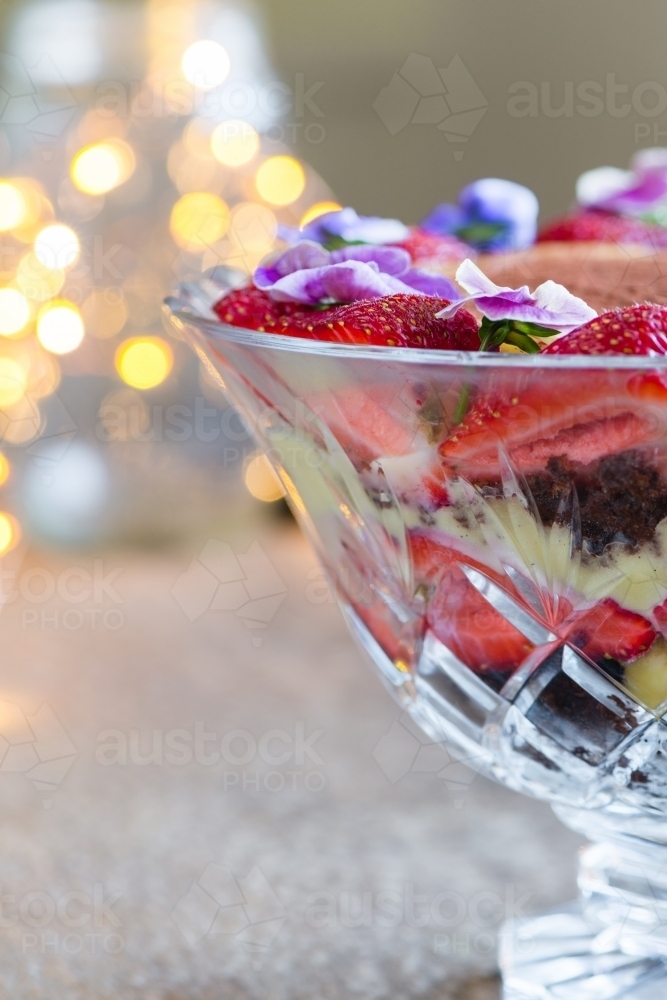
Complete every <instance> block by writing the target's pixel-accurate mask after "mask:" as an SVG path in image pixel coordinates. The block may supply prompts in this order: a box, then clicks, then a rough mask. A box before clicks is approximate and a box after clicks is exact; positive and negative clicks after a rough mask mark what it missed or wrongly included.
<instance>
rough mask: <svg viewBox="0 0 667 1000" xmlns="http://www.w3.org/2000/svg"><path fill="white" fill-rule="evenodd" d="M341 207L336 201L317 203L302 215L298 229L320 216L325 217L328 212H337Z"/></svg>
mask: <svg viewBox="0 0 667 1000" xmlns="http://www.w3.org/2000/svg"><path fill="white" fill-rule="evenodd" d="M342 207H343V206H342V205H339V204H338V202H337V201H318V202H316V203H315V204H314V205H311V206H310V208H308V209H306V211H305V212H304V213H303V215H302V216H301V222H300V223H299V228H300V229H303V228H304V226H307V225H308V223H309V222H313V221H314V220H315V219H319V217H320V216H321V215H326V214H327V213H328V212H339V211H340V210H341V208H342Z"/></svg>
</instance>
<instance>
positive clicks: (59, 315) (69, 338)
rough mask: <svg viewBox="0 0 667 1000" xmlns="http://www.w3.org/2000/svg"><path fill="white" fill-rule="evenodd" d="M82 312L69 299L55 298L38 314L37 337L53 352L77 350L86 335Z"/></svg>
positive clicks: (44, 346) (61, 352)
mask: <svg viewBox="0 0 667 1000" xmlns="http://www.w3.org/2000/svg"><path fill="white" fill-rule="evenodd" d="M84 332H85V330H84V325H83V319H82V318H81V313H80V312H79V310H78V308H77V306H76V305H75V304H74V303H73V302H69V301H68V300H67V299H53V300H52V301H51V302H48V303H47V304H46V305H45V306H42V308H41V309H40V311H39V313H38V316H37V339H38V340H39V342H40V344H41V345H42V347H43V348H44V349H45V350H47V351H51V353H52V354H69V353H70V352H71V351H75V350H76V349H77V347H78V346H79V344H80V343H81V341H82V340H83V336H84Z"/></svg>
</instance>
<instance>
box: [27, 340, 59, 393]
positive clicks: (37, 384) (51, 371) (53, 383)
mask: <svg viewBox="0 0 667 1000" xmlns="http://www.w3.org/2000/svg"><path fill="white" fill-rule="evenodd" d="M59 385H60V366H59V364H58V362H57V361H56V359H55V358H54V356H53V355H52V354H50V353H48V352H47V351H44V350H42V349H41V348H40V347H37V349H36V350H35V351H34V352H33V355H32V357H31V358H30V367H29V370H28V384H27V386H26V394H27V395H28V396H29V397H30V399H31V401H33V403H34V401H35V400H38V399H46V397H47V396H50V395H51V394H52V393H54V392H55V391H56V389H57V388H58V386H59Z"/></svg>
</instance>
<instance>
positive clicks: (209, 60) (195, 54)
mask: <svg viewBox="0 0 667 1000" xmlns="http://www.w3.org/2000/svg"><path fill="white" fill-rule="evenodd" d="M181 69H182V70H183V76H184V77H185V79H186V80H187V81H188V83H191V84H192V85H193V87H197V88H198V89H199V90H212V89H213V88H214V87H219V86H220V84H221V83H223V82H224V81H225V80H226V79H227V77H228V75H229V70H230V69H231V63H230V61H229V56H228V55H227V50H226V49H225V48H223V46H222V45H220V44H219V42H214V41H211V40H210V39H202V40H201V41H198V42H193V43H192V45H190V46H188V48H187V49H186V50H185V52H184V53H183V59H182V60H181Z"/></svg>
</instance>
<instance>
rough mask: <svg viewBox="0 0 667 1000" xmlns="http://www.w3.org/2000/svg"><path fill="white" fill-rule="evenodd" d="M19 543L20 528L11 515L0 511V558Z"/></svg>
mask: <svg viewBox="0 0 667 1000" xmlns="http://www.w3.org/2000/svg"><path fill="white" fill-rule="evenodd" d="M20 541H21V526H20V524H19V522H18V521H17V520H16V518H15V517H13V516H12V515H11V514H8V513H7V512H6V511H4V510H2V511H0V556H4V555H6V554H7V553H8V552H11V550H12V549H14V548H16V546H17V545H18V544H19V542H20Z"/></svg>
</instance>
